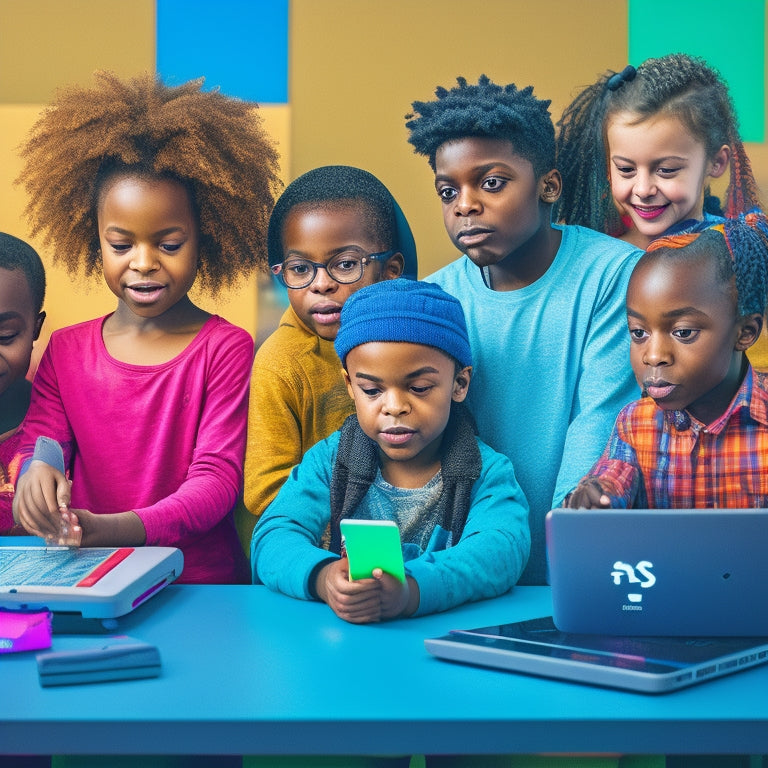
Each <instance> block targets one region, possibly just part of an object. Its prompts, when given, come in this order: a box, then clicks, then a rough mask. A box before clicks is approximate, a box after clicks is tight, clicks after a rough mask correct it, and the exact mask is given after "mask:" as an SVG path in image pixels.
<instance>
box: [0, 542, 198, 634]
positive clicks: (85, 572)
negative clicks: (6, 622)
mask: <svg viewBox="0 0 768 768" xmlns="http://www.w3.org/2000/svg"><path fill="white" fill-rule="evenodd" d="M6 541H7V539H6ZM183 566H184V556H183V555H182V553H181V550H179V549H176V548H175V547H135V548H134V547H116V548H81V549H70V548H68V547H45V546H39V545H29V546H26V545H14V544H11V545H9V546H0V608H6V609H17V610H22V609H35V608H37V609H39V608H47V609H48V610H49V611H53V612H54V617H55V615H56V614H57V613H62V614H77V615H78V616H80V617H82V618H85V619H113V618H116V617H118V616H123V615H125V614H127V613H130V612H131V611H133V610H134V609H135V608H137V607H138V606H139V605H141V604H142V603H144V602H146V601H147V600H149V598H150V597H152V596H153V595H155V594H157V593H158V592H159V591H160V590H161V589H163V588H164V587H166V586H167V585H168V584H170V583H171V582H173V581H174V580H175V579H177V578H178V577H179V575H180V574H181V571H182V568H183Z"/></svg>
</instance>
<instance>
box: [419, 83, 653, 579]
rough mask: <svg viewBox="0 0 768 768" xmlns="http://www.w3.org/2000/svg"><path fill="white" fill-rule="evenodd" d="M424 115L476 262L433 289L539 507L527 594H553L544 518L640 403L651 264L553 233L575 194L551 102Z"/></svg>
mask: <svg viewBox="0 0 768 768" xmlns="http://www.w3.org/2000/svg"><path fill="white" fill-rule="evenodd" d="M436 95H437V98H436V99H435V100H433V101H416V102H414V103H413V109H414V114H412V115H409V116H408V117H409V120H408V122H407V127H408V129H409V130H410V139H409V141H410V142H411V144H413V146H414V147H415V150H416V152H417V153H419V154H422V155H425V156H426V157H427V158H428V160H429V163H430V165H431V167H432V169H433V170H434V172H435V190H436V192H437V196H438V198H439V199H440V203H441V206H442V213H443V221H444V223H445V227H446V229H447V231H448V235H449V237H450V239H451V241H452V242H453V244H454V245H455V246H456V247H457V248H458V249H459V250H460V252H461V253H462V254H465V255H463V256H462V257H461V258H459V259H458V260H456V261H454V262H453V263H451V264H449V265H448V266H446V267H444V268H443V269H441V270H439V271H438V272H436V273H435V274H434V275H432V276H431V277H429V278H427V279H429V280H432V281H434V282H437V283H438V284H440V285H441V286H442V287H443V288H444V289H445V290H446V291H448V292H449V293H452V294H453V295H454V296H456V297H457V298H458V299H459V300H460V301H461V303H462V305H463V307H464V313H465V315H466V318H467V326H468V328H469V334H470V342H471V345H472V351H473V354H474V356H475V359H476V370H477V374H476V376H475V378H474V380H473V384H472V389H471V390H470V392H469V396H468V401H467V402H468V403H469V405H470V408H471V410H472V411H473V413H474V414H475V416H476V418H477V423H478V427H479V433H480V437H481V438H482V439H483V440H484V441H485V442H486V443H488V444H489V445H490V446H491V447H493V448H495V449H496V450H497V451H499V452H501V453H503V454H505V455H507V456H508V457H509V458H510V459H511V460H512V464H513V465H514V467H515V473H516V475H517V479H518V481H519V483H520V485H521V487H522V489H523V491H524V492H525V495H526V497H527V499H528V502H529V505H530V527H531V556H530V559H529V561H528V565H527V567H526V570H525V572H524V573H523V575H522V578H521V579H520V583H521V584H543V583H545V582H546V557H545V542H544V516H545V515H546V513H547V512H548V511H549V510H550V509H551V508H552V507H553V506H556V505H557V504H558V503H559V502H560V501H562V499H563V497H564V496H565V494H566V493H567V492H568V491H569V490H571V488H573V486H574V485H575V483H576V482H578V480H579V479H580V478H581V477H583V475H584V474H585V472H586V471H587V470H588V469H589V467H590V466H591V465H592V463H593V462H594V461H595V459H596V458H597V457H598V456H599V455H600V451H601V450H602V447H603V445H604V444H605V440H606V439H607V437H608V435H609V434H610V430H611V426H612V425H613V421H614V418H615V416H616V414H617V413H618V411H619V410H620V409H621V407H622V406H623V405H625V404H626V403H627V402H629V401H630V400H631V399H632V398H633V396H635V395H636V392H637V390H636V389H635V384H634V381H633V379H632V373H631V370H630V367H629V365H628V364H627V351H628V343H629V342H628V339H627V334H626V319H625V315H624V296H625V293H626V287H627V281H628V280H629V274H630V272H631V270H632V267H633V265H634V263H635V262H636V261H637V259H638V258H639V256H640V251H639V250H637V249H635V248H633V247H632V246H630V245H628V244H626V243H622V242H620V241H617V240H615V239H613V238H610V237H607V236H606V235H603V234H599V233H597V232H593V231H591V230H589V229H585V228H582V227H573V226H565V227H564V226H558V225H552V223H551V211H552V206H553V205H554V204H555V202H556V201H557V199H558V197H559V196H560V192H561V179H560V173H559V172H558V171H557V169H556V167H555V136H554V126H553V124H552V120H551V117H550V114H549V103H550V102H549V101H542V100H540V99H537V98H536V97H535V96H534V95H533V88H532V87H531V86H528V87H526V88H522V89H519V88H517V87H516V86H515V85H514V84H509V85H505V86H501V85H497V84H495V83H493V82H491V81H490V80H489V78H488V77H486V76H482V77H481V78H480V79H479V81H478V83H477V84H476V85H473V84H469V83H467V81H466V80H465V79H464V78H459V79H458V84H457V85H456V86H455V87H453V88H452V89H450V90H448V89H445V88H438V90H437V91H436Z"/></svg>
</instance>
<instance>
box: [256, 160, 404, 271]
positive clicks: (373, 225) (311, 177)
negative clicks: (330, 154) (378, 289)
mask: <svg viewBox="0 0 768 768" xmlns="http://www.w3.org/2000/svg"><path fill="white" fill-rule="evenodd" d="M336 205H355V206H358V207H359V208H360V213H361V215H362V216H363V218H364V220H365V222H366V225H367V226H369V227H370V231H371V234H372V235H373V236H374V237H375V238H377V239H380V240H381V242H382V245H383V246H384V247H385V248H386V249H387V250H395V251H400V253H402V254H403V260H404V262H405V269H404V272H403V276H405V277H414V278H415V277H416V272H417V261H416V245H415V242H414V239H413V234H412V233H411V229H410V226H409V225H408V222H407V221H406V219H405V216H404V215H403V213H402V211H401V210H400V206H399V205H398V204H397V202H396V201H395V199H394V197H393V196H392V193H391V192H390V191H389V190H388V189H387V188H386V187H385V186H384V184H382V182H381V181H379V179H377V178H376V176H374V175H373V174H372V173H369V172H368V171H364V170H363V169H362V168H355V167H353V166H349V165H324V166H322V167H320V168H314V169H313V170H311V171H307V172H306V173H304V174H302V175H301V176H299V177H298V178H296V179H295V180H294V181H292V182H291V183H290V184H289V185H288V186H287V187H286V188H285V190H284V192H283V194H282V195H280V197H279V198H278V199H277V202H276V203H275V207H274V209H273V210H272V215H271V216H270V218H269V229H268V231H267V251H268V253H269V266H270V267H272V266H275V265H276V264H280V263H281V262H282V261H283V255H284V254H283V250H284V249H283V227H284V225H285V219H286V218H287V216H288V214H289V213H290V211H291V210H293V208H295V207H297V206H305V207H306V208H307V209H312V208H315V209H317V208H320V209H323V208H328V207H332V206H336Z"/></svg>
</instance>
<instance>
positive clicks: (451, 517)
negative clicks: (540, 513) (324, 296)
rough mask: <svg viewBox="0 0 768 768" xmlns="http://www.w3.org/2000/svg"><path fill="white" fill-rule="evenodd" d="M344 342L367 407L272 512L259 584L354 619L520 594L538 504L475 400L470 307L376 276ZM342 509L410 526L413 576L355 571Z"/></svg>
mask: <svg viewBox="0 0 768 768" xmlns="http://www.w3.org/2000/svg"><path fill="white" fill-rule="evenodd" d="M335 347H336V351H337V353H338V355H339V358H340V360H341V362H342V365H343V375H344V379H345V381H346V385H347V389H348V390H349V393H350V395H351V396H352V398H353V400H354V403H355V414H353V415H352V416H350V417H349V418H348V419H347V420H346V421H345V423H344V425H343V427H342V428H341V429H340V430H339V431H337V432H335V433H333V434H332V435H331V436H330V437H328V438H326V439H325V440H322V441H321V442H319V443H317V444H316V445H315V446H313V447H312V448H311V449H310V450H309V451H307V453H306V454H305V455H304V458H303V460H302V462H301V463H300V464H299V465H298V466H296V467H295V468H294V469H293V471H292V472H291V475H290V477H289V478H288V480H287V481H286V483H285V485H284V486H283V487H282V488H281V490H280V492H279V493H278V495H277V497H276V498H275V500H274V501H273V502H272V504H271V505H270V506H269V507H268V508H267V510H266V512H265V513H264V515H263V517H262V519H261V520H260V521H259V523H258V525H257V526H256V529H255V531H254V534H253V540H252V545H251V564H252V568H253V576H254V581H260V582H262V583H264V584H266V585H267V586H268V587H269V588H270V589H274V590H276V591H280V592H283V593H285V594H288V595H291V596H293V597H298V598H304V599H319V600H322V601H323V602H326V603H328V605H329V606H330V607H331V608H332V609H333V611H334V612H335V613H336V614H337V615H338V616H340V617H341V618H343V619H345V620H347V621H350V622H353V623H367V622H372V621H381V620H384V619H392V618H397V617H404V616H411V615H422V614H428V613H432V612H436V611H443V610H447V609H448V608H452V607H454V606H456V605H460V604H461V603H464V602H467V601H471V600H480V599H483V598H488V597H493V596H496V595H500V594H502V593H503V592H506V591H507V590H508V589H509V588H510V587H511V586H512V585H513V584H514V583H515V582H516V581H517V578H518V577H519V575H520V573H521V572H522V570H523V568H524V566H525V563H526V561H527V558H528V552H529V547H530V535H529V530H528V504H527V502H526V500H525V497H524V495H523V493H522V491H521V490H520V487H519V486H518V484H517V481H516V480H515V475H514V471H513V468H512V465H511V463H510V461H509V459H507V458H506V457H505V456H503V455H502V454H500V453H497V452H496V451H494V450H492V449H491V448H489V447H488V446H487V445H485V444H484V443H483V442H481V441H480V440H479V439H478V438H477V436H476V433H475V426H474V420H473V418H472V416H471V415H470V413H469V411H468V410H467V409H466V407H465V406H464V404H463V401H464V399H465V397H466V395H467V390H468V387H469V382H470V378H471V376H472V353H471V350H470V346H469V337H468V334H467V327H466V324H465V321H464V314H463V311H462V309H461V304H460V303H459V302H458V301H457V300H456V299H454V298H453V297H452V296H450V295H449V294H447V293H446V292H445V291H443V290H442V289H441V288H440V287H439V286H437V285H434V284H430V283H425V282H420V281H410V280H403V279H396V280H389V281H384V282H380V283H376V284H374V285H371V286H368V287H365V288H363V289H361V290H360V291H358V292H356V293H355V294H354V295H352V296H350V297H349V299H348V300H347V302H346V303H345V304H344V307H343V309H342V312H341V325H340V329H339V332H338V334H337V336H336V340H335ZM342 518H358V519H372V520H393V521H395V522H396V523H397V525H398V527H399V529H400V535H401V540H402V543H403V558H404V560H405V571H406V581H405V583H402V582H400V581H398V580H397V579H396V578H395V577H393V576H391V575H390V574H388V573H383V572H380V571H378V569H377V571H376V572H374V577H373V578H369V579H360V580H357V581H350V580H349V573H348V568H347V561H346V558H345V557H343V556H342V555H341V535H340V528H339V523H340V521H341V519H342ZM328 528H329V529H330V530H329V533H330V540H329V542H328V545H327V547H326V546H324V544H323V539H324V534H325V532H326V529H328Z"/></svg>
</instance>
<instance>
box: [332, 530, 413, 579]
mask: <svg viewBox="0 0 768 768" xmlns="http://www.w3.org/2000/svg"><path fill="white" fill-rule="evenodd" d="M340 525H341V535H342V539H343V541H344V547H345V548H346V551H347V559H348V561H349V580H350V581H356V580H357V579H370V578H371V574H372V573H373V569H374V568H381V570H382V571H384V572H385V573H388V574H390V575H391V576H394V577H395V578H396V579H398V580H399V581H401V582H405V566H404V565H403V547H402V544H401V543H400V530H399V529H398V527H397V524H396V523H394V522H393V521H392V520H352V519H349V518H345V519H344V520H342V521H341V523H340Z"/></svg>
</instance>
